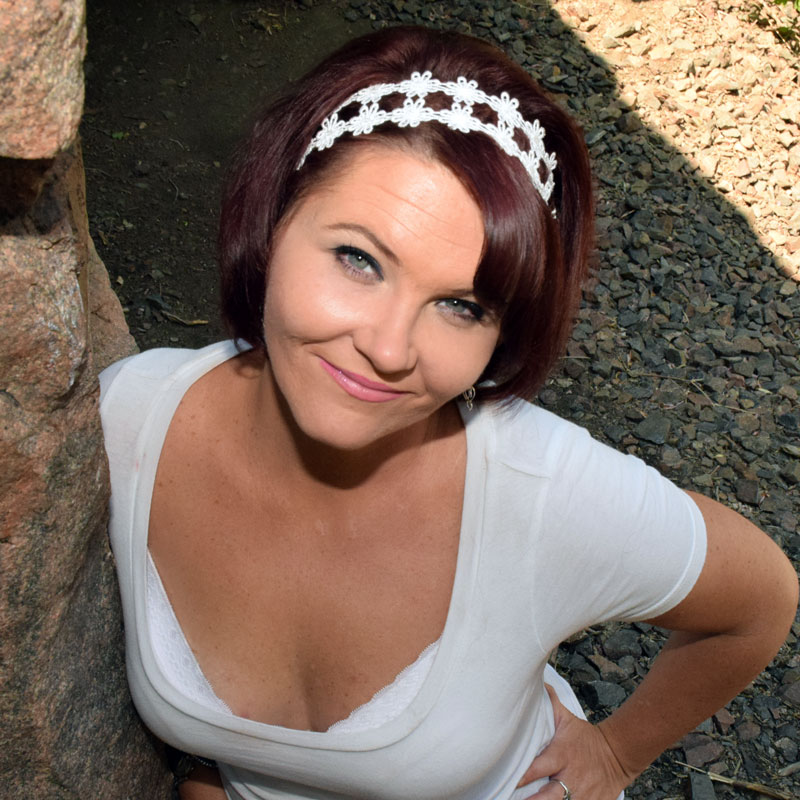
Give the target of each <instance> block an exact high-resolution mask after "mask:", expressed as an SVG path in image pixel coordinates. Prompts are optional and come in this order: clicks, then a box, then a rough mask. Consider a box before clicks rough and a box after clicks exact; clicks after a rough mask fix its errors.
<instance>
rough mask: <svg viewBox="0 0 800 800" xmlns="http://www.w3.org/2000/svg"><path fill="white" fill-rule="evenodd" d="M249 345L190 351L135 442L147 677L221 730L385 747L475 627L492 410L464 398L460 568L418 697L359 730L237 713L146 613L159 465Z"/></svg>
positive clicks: (135, 544)
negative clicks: (169, 441) (158, 653)
mask: <svg viewBox="0 0 800 800" xmlns="http://www.w3.org/2000/svg"><path fill="white" fill-rule="evenodd" d="M249 349H250V348H249V347H239V346H237V344H236V342H234V341H232V340H226V341H223V342H218V343H216V344H212V345H208V346H207V347H204V348H202V349H200V350H196V351H190V352H191V353H192V355H191V357H189V358H187V360H186V361H184V362H183V363H182V364H181V365H180V366H179V367H178V368H177V369H176V370H175V371H174V372H173V373H172V374H171V375H170V376H169V378H168V379H166V380H165V381H164V382H163V384H162V386H161V388H160V391H159V393H158V395H157V396H156V397H155V398H154V399H153V402H152V403H151V406H150V408H149V410H148V413H147V416H146V418H145V421H144V424H143V425H142V428H141V431H140V433H139V436H138V439H137V442H136V463H137V464H138V469H137V471H136V478H135V484H134V487H133V496H134V497H135V498H136V500H135V504H134V508H133V513H132V518H131V527H132V535H131V577H132V580H133V584H134V586H135V587H136V590H135V592H134V614H135V618H136V624H135V629H136V635H137V639H138V644H139V653H140V658H141V661H142V666H143V669H144V673H145V676H146V678H147V680H148V682H149V683H150V684H151V686H152V687H153V689H154V691H155V692H156V693H157V694H158V695H159V696H160V697H161V699H162V700H163V701H164V702H166V703H168V704H169V705H171V706H172V707H174V708H175V709H176V711H178V712H181V713H184V714H187V715H188V716H190V717H192V718H194V719H197V720H202V721H203V722H204V723H206V724H209V725H212V726H214V727H216V728H218V729H219V730H222V731H229V732H233V733H239V734H243V735H247V736H251V737H256V738H258V739H262V740H265V741H270V742H273V743H275V744H284V745H288V746H298V747H304V748H311V749H319V750H334V751H335V750H341V751H365V750H373V749H378V748H381V747H385V746H387V745H390V744H392V743H394V742H397V741H399V740H401V739H403V738H405V737H407V736H408V735H409V734H410V733H411V732H412V731H413V730H414V729H415V728H417V727H418V726H419V725H420V724H421V723H422V722H423V721H424V719H425V718H426V717H427V716H428V714H429V713H430V712H431V710H432V708H433V706H434V704H435V702H436V700H437V698H438V697H439V695H440V694H441V692H442V691H443V689H444V686H445V684H446V680H447V677H448V675H449V673H450V672H451V670H452V669H453V667H454V664H455V663H456V661H457V659H458V653H459V651H460V650H461V649H462V648H464V646H465V644H466V637H465V631H466V629H467V627H468V626H467V625H466V623H465V620H466V618H467V616H468V613H469V608H470V607H471V603H470V596H471V593H472V588H473V581H472V576H473V574H474V572H475V569H476V566H477V558H478V554H479V550H480V538H481V529H480V525H479V524H477V521H479V520H480V519H481V518H482V508H483V501H484V490H483V485H482V481H481V474H482V469H481V464H480V463H479V462H480V461H481V455H480V454H481V452H482V451H483V450H485V449H486V446H485V445H483V446H482V444H483V442H482V440H485V439H487V438H488V437H489V429H488V428H489V426H488V425H487V424H485V420H486V419H487V418H488V416H489V415H488V414H485V413H483V414H482V413H480V410H479V408H478V409H473V410H468V409H467V408H466V406H465V404H464V403H462V402H461V401H457V405H458V409H459V412H460V415H461V420H462V423H463V424H464V429H465V434H466V437H467V442H466V444H467V457H466V464H465V474H464V495H463V500H462V505H461V527H460V531H459V544H458V552H457V555H456V570H455V576H454V579H453V588H452V591H451V594H450V603H449V606H448V611H447V616H446V619H445V623H444V627H443V629H442V633H441V636H440V639H439V642H440V646H439V651H438V652H437V654H436V656H435V658H434V661H433V664H432V665H431V668H430V671H429V673H428V675H427V677H426V678H425V680H424V681H423V683H422V685H421V686H420V688H419V691H418V692H417V694H416V696H415V697H414V699H413V700H412V701H411V703H409V705H408V706H407V707H406V708H405V709H404V710H403V711H402V712H401V713H400V714H399V715H398V716H397V717H395V718H394V719H391V720H388V721H387V722H385V723H383V724H382V725H380V726H378V727H376V728H371V729H369V730H365V731H357V732H336V731H328V730H326V731H310V730H303V729H299V728H286V727H283V726H281V725H274V724H271V723H268V722H260V721H257V720H252V719H248V718H246V717H239V716H236V715H235V714H234V715H229V714H224V713H222V712H221V711H216V710H214V709H211V708H208V707H207V706H205V705H203V704H201V703H198V702H196V701H195V700H192V699H191V698H189V697H188V696H187V695H185V694H183V693H182V692H181V690H180V688H179V687H177V686H175V685H173V684H172V683H171V682H170V680H169V679H168V678H167V676H165V675H164V674H163V673H162V672H161V669H160V667H159V666H158V662H157V659H156V657H155V652H154V649H153V643H152V641H151V638H150V634H149V625H148V617H147V604H146V559H147V549H148V548H147V543H148V538H149V521H150V508H151V501H152V495H153V488H154V485H155V476H156V470H157V468H158V462H159V460H160V457H161V450H162V448H163V445H164V441H165V438H166V434H167V431H168V429H169V426H170V424H171V422H172V419H173V417H174V415H175V412H176V411H177V408H178V405H179V404H180V401H181V400H182V398H183V397H184V395H185V394H186V392H187V391H188V390H189V389H190V388H191V386H192V385H194V384H195V383H196V382H197V381H198V380H200V379H201V378H202V377H203V376H204V375H206V374H207V373H208V372H210V371H211V370H212V369H214V368H215V367H217V366H219V365H221V364H223V363H224V362H225V361H228V360H230V359H231V358H234V357H236V356H237V355H239V354H240V353H242V352H246V351H247V350H249ZM142 530H143V534H142Z"/></svg>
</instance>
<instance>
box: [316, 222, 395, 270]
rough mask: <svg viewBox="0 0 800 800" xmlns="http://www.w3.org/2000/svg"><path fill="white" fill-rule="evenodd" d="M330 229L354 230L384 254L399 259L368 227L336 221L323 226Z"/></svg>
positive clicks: (393, 259)
mask: <svg viewBox="0 0 800 800" xmlns="http://www.w3.org/2000/svg"><path fill="white" fill-rule="evenodd" d="M325 227H326V228H327V229H328V230H331V231H354V232H355V233H360V234H361V235H362V236H364V237H366V238H367V239H369V240H370V241H371V242H372V244H374V245H375V247H377V248H378V250H380V251H381V253H383V255H384V256H386V257H387V258H389V259H391V260H392V261H394V262H395V263H397V262H398V261H399V260H400V259H399V258H398V257H397V256H396V255H395V254H394V251H393V250H392V249H391V248H390V247H389V246H388V245H386V244H384V243H383V242H382V241H381V240H380V239H379V238H378V237H377V236H376V235H375V234H374V233H373V232H372V231H371V230H370V229H369V228H366V227H364V226H363V225H359V224H358V223H357V222H337V223H334V224H333V225H326V226H325Z"/></svg>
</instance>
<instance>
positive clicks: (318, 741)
mask: <svg viewBox="0 0 800 800" xmlns="http://www.w3.org/2000/svg"><path fill="white" fill-rule="evenodd" d="M236 352H237V351H236V348H235V346H234V345H233V343H231V342H222V343H219V344H215V345H211V346H210V347H207V348H204V349H203V350H200V351H189V350H153V351H149V352H146V353H142V354H141V355H139V356H134V357H132V358H130V359H126V360H124V361H122V362H119V363H118V364H115V365H113V366H112V367H109V369H108V370H106V371H105V372H104V373H103V375H102V376H101V384H102V388H103V396H102V401H101V414H102V417H103V426H104V432H105V436H106V447H107V450H108V454H109V462H110V467H111V480H112V502H111V525H110V533H111V541H112V547H113V549H114V554H115V557H116V560H117V569H118V574H119V579H120V589H121V594H122V603H123V612H124V615H125V631H126V644H127V648H126V652H127V666H128V679H129V683H130V687H131V693H132V695H133V699H134V702H135V703H136V707H137V709H138V710H139V713H140V714H141V716H142V718H143V719H144V721H145V723H146V724H147V725H148V726H149V727H150V729H151V730H152V731H153V732H154V733H155V734H156V735H157V736H159V737H160V738H162V739H164V740H165V741H167V742H169V743H171V744H173V745H174V746H175V747H178V748H180V749H183V750H186V751H188V752H193V753H197V754H199V755H204V756H207V757H209V758H214V759H216V760H217V761H218V762H219V763H220V767H221V773H222V776H223V782H224V784H225V788H226V791H227V793H228V796H229V797H230V798H234V799H235V800H265V799H266V798H270V799H275V800H277V799H278V798H309V799H311V798H314V799H318V800H323V799H324V800H334V799H335V798H353V797H355V798H371V800H408V798H426V800H435V799H436V798H448V799H449V800H452V798H460V799H462V800H489V799H490V798H497V800H507V799H508V798H515V800H517V799H518V798H521V797H526V796H528V795H529V794H532V793H533V792H534V791H535V790H536V789H537V788H538V786H539V785H540V784H531V785H530V786H529V787H525V789H524V790H520V791H518V792H515V786H516V784H517V782H518V781H519V779H520V777H521V776H522V774H523V773H524V772H525V770H526V769H527V767H528V765H529V764H530V762H531V761H532V760H533V757H534V756H535V755H536V754H537V753H538V752H540V751H541V749H542V748H543V747H544V746H545V745H546V744H547V742H548V741H549V739H550V737H551V736H552V731H553V722H552V710H551V707H550V702H549V698H548V697H547V694H546V692H545V691H544V689H543V677H544V674H545V664H546V661H547V657H548V655H549V653H550V651H551V650H552V649H553V648H554V647H556V646H557V645H558V644H559V642H561V641H563V640H564V639H565V638H567V637H568V636H570V635H571V634H573V633H575V632H576V631H578V630H581V629H582V628H584V627H586V626H588V625H591V624H593V623H597V622H602V621H606V620H611V619H623V620H636V619H645V618H648V617H652V616H656V615H658V614H661V613H664V612H665V611H667V610H669V609H670V608H672V607H673V606H674V605H676V604H677V603H678V602H680V600H682V599H683V598H684V597H685V596H686V594H687V593H688V592H689V590H690V589H691V587H692V586H693V585H694V583H695V581H696V579H697V576H698V575H699V573H700V570H701V569H702V565H703V560H704V557H705V527H704V524H703V519H702V516H701V514H700V512H699V510H698V509H697V507H696V505H695V504H694V503H693V502H692V501H691V499H690V498H689V497H688V496H687V495H686V494H684V493H683V492H681V491H680V490H679V489H677V488H676V487H675V486H674V485H673V484H671V483H670V482H669V481H667V480H666V479H665V478H663V477H662V476H660V475H659V474H658V472H656V471H655V470H653V469H652V468H650V467H647V466H646V465H645V464H644V463H643V462H642V461H640V460H639V459H636V458H634V457H632V456H627V455H622V454H619V453H617V452H616V451H614V450H612V449H610V448H608V447H606V446H605V445H603V444H600V443H598V442H595V441H594V440H593V439H592V438H591V437H590V436H589V434H588V433H587V432H586V431H584V430H583V429H581V428H579V427H578V426H576V425H573V424H571V423H568V422H566V421H564V420H561V419H559V418H558V417H556V416H554V415H553V414H550V413H549V412H546V411H544V410H542V409H539V408H536V407H534V406H531V405H528V404H527V403H522V402H519V403H517V404H515V406H514V408H513V409H512V410H511V411H510V412H509V411H492V410H490V409H485V408H482V407H478V408H477V409H476V410H475V411H474V412H471V413H470V412H465V411H463V410H462V413H463V415H464V417H465V426H466V435H467V467H466V480H465V487H464V505H463V509H462V523H461V538H460V544H459V552H458V561H457V566H456V574H455V580H454V585H453V591H452V597H451V601H450V608H449V612H448V616H447V621H446V623H445V628H444V631H443V634H442V638H441V640H440V645H439V649H438V652H437V653H436V655H435V657H434V659H433V663H432V665H431V667H430V671H429V672H428V674H427V676H426V677H425V679H424V680H423V682H422V685H421V686H420V688H419V690H418V691H417V693H416V695H415V696H414V698H413V699H412V700H411V702H410V703H409V704H408V705H407V706H406V707H405V708H404V709H403V710H402V711H401V712H400V713H399V715H397V716H396V717H395V718H394V719H391V720H389V721H388V722H386V723H384V724H380V725H379V726H378V727H374V728H371V729H368V730H362V731H359V732H348V731H335V730H332V731H325V732H314V731H300V730H294V729H288V728H282V727H279V726H274V725H267V724H264V723H260V722H256V721H253V720H249V719H244V718H241V717H236V716H233V715H231V714H230V713H228V712H226V711H224V710H217V709H212V708H209V707H208V706H207V705H206V704H204V703H203V702H199V701H198V700H197V699H196V698H193V697H191V696H189V695H188V694H187V692H186V691H185V690H184V688H183V687H182V686H179V685H175V684H174V683H173V682H172V681H171V680H170V678H169V676H168V675H166V674H165V673H164V670H163V669H162V668H161V667H160V666H159V662H158V658H157V657H156V654H155V652H154V648H153V641H152V637H151V634H150V625H149V622H148V610H147V590H146V587H147V527H148V521H149V513H150V500H151V496H152V490H153V484H154V480H155V473H156V468H157V465H158V459H159V455H160V452H161V446H162V444H163V441H164V437H165V435H166V432H167V428H168V427H169V423H170V421H171V419H172V416H173V414H174V412H175V409H176V408H177V406H178V403H179V402H180V400H181V398H182V397H183V395H184V394H185V392H186V390H187V389H188V388H189V387H190V386H191V385H192V384H193V383H194V382H195V381H196V380H198V379H199V378H200V377H201V376H202V375H204V374H205V373H206V372H208V371H209V370H211V369H213V368H214V367H215V366H217V365H219V364H220V363H222V362H223V361H225V360H227V359H229V358H231V357H233V356H234V355H236Z"/></svg>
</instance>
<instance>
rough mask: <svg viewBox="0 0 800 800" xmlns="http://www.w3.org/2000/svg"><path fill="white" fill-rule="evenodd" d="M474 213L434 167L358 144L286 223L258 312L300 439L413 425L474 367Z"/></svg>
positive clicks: (489, 333)
mask: <svg viewBox="0 0 800 800" xmlns="http://www.w3.org/2000/svg"><path fill="white" fill-rule="evenodd" d="M483 241H484V229H483V220H482V217H481V213H480V210H479V208H478V206H477V205H476V204H475V202H474V201H473V199H472V198H471V197H470V195H469V193H468V192H467V191H466V189H465V188H464V187H463V186H462V184H461V183H460V182H459V181H458V179H457V178H456V177H455V176H454V175H453V174H452V173H451V172H449V171H448V170H447V169H446V168H445V167H443V166H441V165H440V164H438V163H434V162H430V161H426V160H422V159H420V158H418V157H416V156H413V155H411V154H410V153H407V152H405V151H402V150H399V149H391V148H388V147H385V146H377V145H376V146H369V147H363V148H360V149H359V150H358V151H357V154H356V155H354V156H353V157H352V158H351V159H350V160H349V161H348V162H346V163H345V164H344V165H342V168H341V169H339V170H338V171H337V174H336V177H334V178H333V179H332V180H330V181H328V182H326V183H325V184H324V185H322V186H320V187H319V188H318V189H317V190H315V191H313V192H312V193H310V194H309V195H308V196H307V197H306V198H305V199H304V200H303V201H302V202H301V203H300V204H299V205H298V207H297V208H296V209H295V210H294V211H293V212H292V213H291V215H290V217H289V219H288V221H287V222H285V223H284V224H283V225H282V227H281V229H280V231H279V233H278V235H277V237H276V242H275V248H274V251H273V257H272V261H271V263H270V272H269V283H268V288H267V293H266V298H265V304H264V333H265V340H266V345H267V353H268V355H269V363H270V366H271V369H272V375H273V376H274V379H275V382H276V384H277V387H278V389H279V391H280V392H281V393H282V395H283V397H284V398H285V400H286V402H287V404H288V407H289V408H290V410H291V413H292V415H293V416H294V419H295V421H296V422H297V424H298V425H299V427H300V428H301V430H303V431H304V432H305V433H306V434H307V435H308V436H310V437H311V438H312V439H314V440H317V441H320V442H323V443H325V444H328V445H331V446H334V447H339V448H343V449H356V448H359V447H363V446H367V445H369V444H371V443H373V442H376V441H378V440H379V439H381V438H382V437H384V436H387V435H389V434H392V433H395V432H397V431H400V430H403V429H405V428H407V427H409V426H412V425H414V424H416V423H420V422H422V421H423V420H426V419H427V418H428V417H430V416H431V414H433V413H434V412H435V411H436V410H437V409H439V408H441V407H442V406H443V405H444V404H445V403H447V402H448V401H449V400H451V399H452V398H454V397H456V396H457V395H459V394H460V393H461V392H463V391H464V390H465V389H467V388H468V387H470V386H471V385H472V384H473V383H474V382H475V381H476V380H477V379H478V377H479V376H480V375H481V373H482V372H483V370H484V368H485V367H486V365H487V363H488V361H489V359H490V357H491V355H492V352H493V350H494V348H495V345H496V343H497V338H498V331H499V321H498V320H496V319H494V318H493V317H492V315H491V314H489V312H488V311H485V310H484V309H482V308H481V306H480V304H479V302H478V300H477V299H476V297H475V295H474V293H473V281H474V278H475V272H476V270H477V267H478V263H479V260H480V257H481V252H482V249H483Z"/></svg>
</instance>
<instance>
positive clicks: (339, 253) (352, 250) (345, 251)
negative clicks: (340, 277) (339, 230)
mask: <svg viewBox="0 0 800 800" xmlns="http://www.w3.org/2000/svg"><path fill="white" fill-rule="evenodd" d="M333 252H334V253H335V255H336V260H337V261H338V262H339V263H340V264H341V265H342V267H343V268H344V270H345V272H347V273H349V274H350V275H354V276H355V277H357V278H362V279H363V278H365V277H367V276H368V275H369V273H368V272H367V270H366V269H359V268H358V267H356V266H355V265H354V264H353V263H352V262H351V261H350V257H352V256H355V258H359V259H361V260H362V261H364V262H365V266H366V267H369V268H370V269H371V270H372V271H373V272H374V273H375V276H376V277H378V278H383V272H381V268H380V266H379V265H378V262H377V261H376V260H375V259H374V258H372V256H370V255H369V254H368V253H365V252H364V251H363V250H359V249H358V248H357V247H350V246H349V245H342V246H340V247H337V248H335V249H334V251H333Z"/></svg>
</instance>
